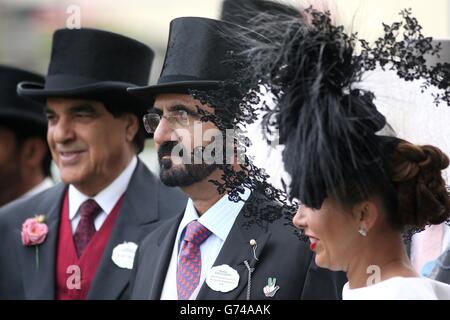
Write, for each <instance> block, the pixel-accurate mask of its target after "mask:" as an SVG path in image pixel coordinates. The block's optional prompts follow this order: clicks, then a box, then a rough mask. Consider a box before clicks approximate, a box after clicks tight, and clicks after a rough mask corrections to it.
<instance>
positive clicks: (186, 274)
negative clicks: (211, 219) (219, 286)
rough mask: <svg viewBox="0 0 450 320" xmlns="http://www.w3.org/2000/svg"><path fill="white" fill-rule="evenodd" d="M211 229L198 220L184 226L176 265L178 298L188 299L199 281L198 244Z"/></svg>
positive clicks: (205, 237)
mask: <svg viewBox="0 0 450 320" xmlns="http://www.w3.org/2000/svg"><path fill="white" fill-rule="evenodd" d="M210 235H211V231H209V230H208V229H206V228H205V227H204V226H203V225H202V224H201V223H200V222H198V221H192V222H191V223H189V224H188V225H187V227H186V233H185V235H184V239H183V242H182V244H181V249H180V254H179V256H178V266H177V292H178V299H179V300H188V299H189V298H190V296H191V294H192V292H193V291H194V290H195V288H197V286H198V284H199V282H200V274H201V270H202V257H201V254H200V245H201V244H202V243H203V242H204V241H205V240H206V239H208V237H209V236H210Z"/></svg>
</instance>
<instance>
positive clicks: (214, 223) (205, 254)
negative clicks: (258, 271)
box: [161, 189, 251, 300]
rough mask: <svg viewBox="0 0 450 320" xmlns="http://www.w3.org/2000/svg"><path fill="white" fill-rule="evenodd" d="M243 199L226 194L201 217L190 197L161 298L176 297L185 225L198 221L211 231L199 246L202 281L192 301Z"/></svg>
mask: <svg viewBox="0 0 450 320" xmlns="http://www.w3.org/2000/svg"><path fill="white" fill-rule="evenodd" d="M250 194H251V191H250V190H249V189H246V190H245V193H244V195H241V198H243V199H244V200H245V201H246V200H247V199H248V197H249V196H250ZM244 204H245V202H244V201H239V202H233V201H230V200H229V199H228V195H227V194H225V195H224V196H223V197H222V198H221V199H220V200H219V201H217V202H216V203H215V204H214V205H213V206H212V207H211V208H209V209H208V210H207V211H206V212H205V213H204V214H203V215H202V216H201V217H199V216H198V213H197V210H196V209H195V207H194V203H193V201H192V199H189V200H188V203H187V206H186V210H185V212H184V216H183V219H182V220H181V223H180V225H179V226H178V231H177V237H176V239H177V240H176V241H175V243H174V246H173V250H172V257H171V259H170V264H169V268H168V269H167V274H166V277H165V281H164V286H163V290H162V293H161V300H177V299H178V293H177V264H178V253H179V251H180V247H181V243H180V240H181V239H180V237H181V234H182V232H183V230H184V229H185V228H186V226H187V225H188V224H189V223H190V222H192V221H194V220H197V221H198V222H200V223H201V224H202V225H203V226H204V227H206V228H207V229H208V230H210V231H211V235H210V236H209V237H208V239H206V240H205V242H203V243H202V244H201V245H200V255H201V259H202V269H201V274H200V281H199V284H198V286H197V288H196V289H195V290H194V292H193V293H192V295H191V297H190V300H195V299H196V298H197V295H198V292H199V291H200V288H201V286H202V285H203V282H204V281H205V279H206V274H207V273H208V271H209V269H211V267H212V266H213V265H214V262H215V261H216V259H217V256H218V255H219V252H220V250H221V249H222V246H223V244H224V242H225V240H226V239H227V237H228V234H229V233H230V230H231V228H232V227H233V224H234V221H235V220H236V218H237V216H238V215H239V212H241V209H242V207H243V206H244Z"/></svg>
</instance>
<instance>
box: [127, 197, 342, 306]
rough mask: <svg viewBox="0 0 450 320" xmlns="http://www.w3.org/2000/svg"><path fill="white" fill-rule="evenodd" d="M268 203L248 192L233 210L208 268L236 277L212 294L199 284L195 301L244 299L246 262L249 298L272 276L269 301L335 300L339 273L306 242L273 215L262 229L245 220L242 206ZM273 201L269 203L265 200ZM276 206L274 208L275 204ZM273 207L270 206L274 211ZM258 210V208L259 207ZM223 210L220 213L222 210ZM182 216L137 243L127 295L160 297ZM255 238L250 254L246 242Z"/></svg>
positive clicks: (339, 288) (338, 292)
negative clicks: (223, 268)
mask: <svg viewBox="0 0 450 320" xmlns="http://www.w3.org/2000/svg"><path fill="white" fill-rule="evenodd" d="M267 204H268V202H267V200H265V199H264V198H263V196H261V195H259V194H258V193H255V192H253V193H252V195H251V197H250V198H249V200H248V201H247V203H246V204H245V206H244V207H243V209H242V210H241V212H240V213H239V215H238V217H237V219H236V221H235V223H234V225H233V227H232V229H231V231H230V233H229V235H228V237H227V239H226V241H225V243H224V245H223V247H222V250H221V251H220V253H219V255H218V257H217V260H216V261H215V263H214V266H218V265H222V264H227V265H229V266H231V267H232V268H234V269H235V270H236V271H237V272H238V273H239V275H240V280H239V285H238V287H237V288H236V289H234V290H233V291H231V292H228V293H221V292H215V291H213V290H211V289H210V288H209V287H208V285H207V284H206V283H204V284H203V285H202V287H201V289H200V291H199V294H198V296H197V300H245V299H246V298H247V284H248V283H247V282H248V269H247V268H246V266H245V264H244V261H245V260H247V261H248V262H249V264H250V266H251V267H252V268H254V269H255V270H254V272H253V274H252V279H251V296H250V299H252V300H256V299H258V300H259V299H268V298H266V297H265V295H264V293H263V288H264V286H266V285H267V281H268V278H269V277H270V278H274V277H275V278H276V279H277V281H276V284H277V285H278V286H280V289H279V290H278V292H277V293H276V295H275V297H274V298H273V299H340V298H341V294H342V287H343V285H344V283H345V282H346V281H347V280H346V278H345V275H344V274H343V273H335V272H330V271H327V270H325V269H321V268H318V267H317V266H316V265H315V263H314V255H313V253H312V252H311V251H310V250H309V248H308V245H307V244H306V243H305V242H303V241H301V240H299V239H298V237H297V236H296V235H295V234H294V229H293V227H291V226H287V225H286V222H287V221H285V220H283V219H279V220H277V221H275V222H273V223H268V224H267V225H266V227H265V228H262V227H260V226H257V225H253V226H252V227H250V228H246V227H244V223H245V222H248V218H246V216H247V217H248V213H249V212H248V210H249V208H251V207H252V205H256V206H257V207H256V208H260V210H264V208H267V206H266V205H267ZM271 204H272V205H274V203H271ZM275 208H278V209H279V210H281V208H280V206H276V207H275ZM275 210H276V209H275ZM260 212H261V211H260ZM223 214H226V212H224V213H223ZM182 217H183V214H181V215H179V216H177V217H174V218H172V219H170V220H168V221H166V222H164V223H163V224H162V225H161V226H160V227H158V229H157V230H155V231H154V232H153V233H151V234H149V235H148V236H147V237H146V238H145V239H144V240H143V242H142V245H141V247H140V248H139V249H138V253H137V254H136V257H135V264H134V266H135V270H134V272H135V276H134V277H133V289H132V294H131V299H152V300H153V299H160V297H161V293H162V288H163V285H164V280H165V276H166V273H167V269H168V267H169V263H170V258H171V255H172V250H173V247H174V243H175V240H176V239H175V237H176V234H177V230H178V226H179V224H180V222H181V219H182ZM251 239H255V240H256V241H257V244H258V247H257V250H256V255H257V258H258V259H259V261H256V260H255V259H254V258H253V256H254V255H253V249H252V247H251V246H250V244H249V241H250V240H251Z"/></svg>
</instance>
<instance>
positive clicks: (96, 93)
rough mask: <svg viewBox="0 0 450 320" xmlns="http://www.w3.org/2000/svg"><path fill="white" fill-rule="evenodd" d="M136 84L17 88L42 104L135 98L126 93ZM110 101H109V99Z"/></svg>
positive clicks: (28, 85)
mask: <svg viewBox="0 0 450 320" xmlns="http://www.w3.org/2000/svg"><path fill="white" fill-rule="evenodd" d="M133 86H135V85H134V84H131V83H125V82H115V81H104V82H97V83H93V84H87V85H82V86H74V87H65V88H54V89H46V88H45V85H44V84H43V83H38V82H21V83H19V84H18V86H17V93H18V94H19V95H20V96H22V97H26V98H29V99H32V100H35V101H38V102H40V103H45V102H46V100H47V99H48V98H92V99H98V100H100V101H103V100H105V99H108V98H111V97H118V96H123V97H129V98H130V99H131V100H133V97H132V96H131V95H129V94H128V93H127V92H126V89H127V88H128V87H133ZM108 100H109V99H108Z"/></svg>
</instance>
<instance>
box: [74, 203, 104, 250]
mask: <svg viewBox="0 0 450 320" xmlns="http://www.w3.org/2000/svg"><path fill="white" fill-rule="evenodd" d="M78 212H79V213H80V217H81V218H80V222H78V226H77V229H76V231H75V234H74V235H73V240H74V243H75V249H76V250H77V254H78V257H80V256H81V255H82V254H83V251H84V249H85V248H86V246H87V245H88V243H89V241H91V239H92V237H93V236H94V234H95V232H96V230H95V225H94V220H95V218H96V217H97V215H98V214H99V213H100V212H102V208H100V206H99V205H98V204H97V202H95V200H93V199H88V200H86V201H85V202H83V203H82V204H81V206H80V209H79V210H78Z"/></svg>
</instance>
